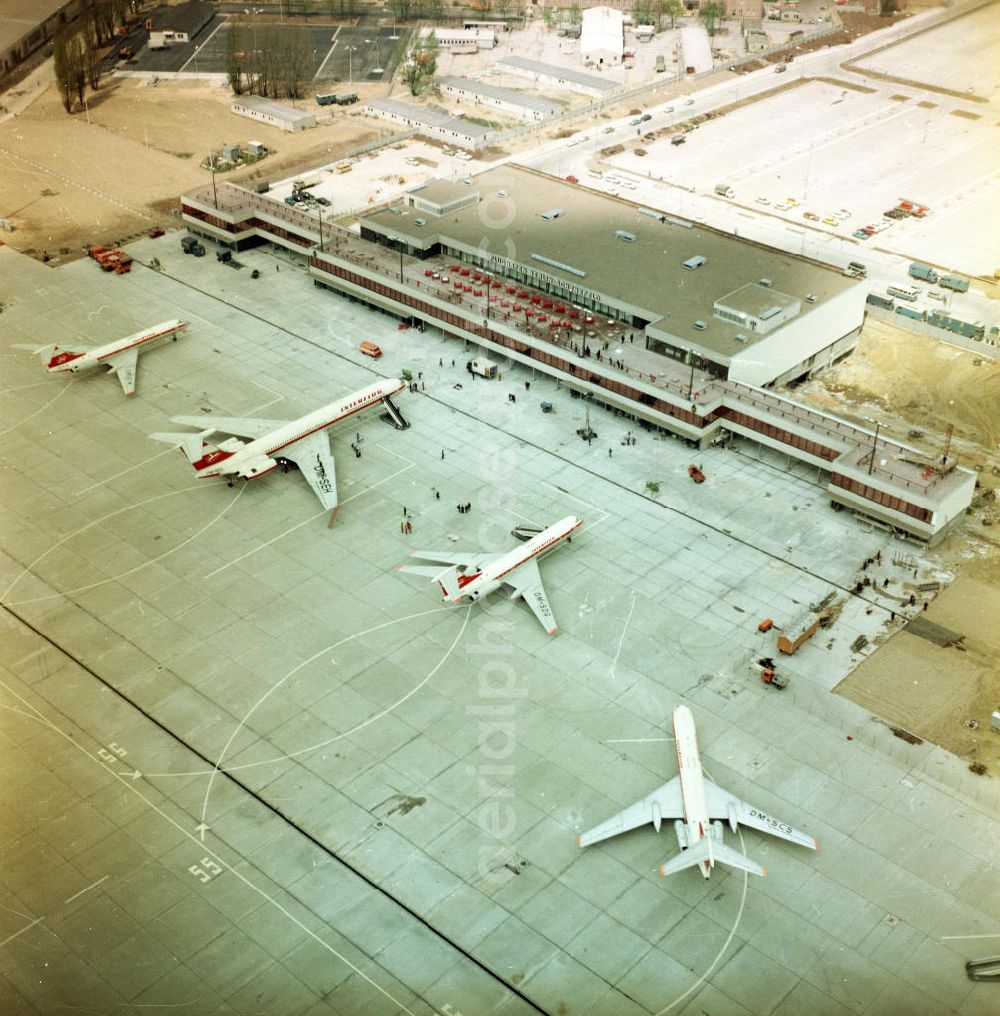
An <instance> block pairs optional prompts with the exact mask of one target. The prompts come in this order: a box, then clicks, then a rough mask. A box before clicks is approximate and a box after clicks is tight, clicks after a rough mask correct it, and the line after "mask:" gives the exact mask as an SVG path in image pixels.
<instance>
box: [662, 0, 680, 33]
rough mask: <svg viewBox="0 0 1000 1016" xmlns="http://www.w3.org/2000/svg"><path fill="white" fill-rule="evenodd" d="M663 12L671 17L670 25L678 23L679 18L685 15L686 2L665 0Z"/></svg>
mask: <svg viewBox="0 0 1000 1016" xmlns="http://www.w3.org/2000/svg"><path fill="white" fill-rule="evenodd" d="M663 13H664V14H665V15H666V16H667V17H668V18H670V27H671V28H674V27H675V26H676V25H677V19H678V18H680V17H683V16H684V4H682V3H681V0H663Z"/></svg>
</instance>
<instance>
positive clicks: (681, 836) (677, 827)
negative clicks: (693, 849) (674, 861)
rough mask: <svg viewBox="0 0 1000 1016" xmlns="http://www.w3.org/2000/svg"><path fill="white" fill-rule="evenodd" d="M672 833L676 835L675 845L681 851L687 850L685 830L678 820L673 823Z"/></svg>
mask: <svg viewBox="0 0 1000 1016" xmlns="http://www.w3.org/2000/svg"><path fill="white" fill-rule="evenodd" d="M674 833H675V834H676V835H677V845H678V846H679V847H680V848H681V850H687V848H688V838H687V829H685V828H684V823H683V822H682V821H681V820H680V819H677V820H676V821H675V822H674Z"/></svg>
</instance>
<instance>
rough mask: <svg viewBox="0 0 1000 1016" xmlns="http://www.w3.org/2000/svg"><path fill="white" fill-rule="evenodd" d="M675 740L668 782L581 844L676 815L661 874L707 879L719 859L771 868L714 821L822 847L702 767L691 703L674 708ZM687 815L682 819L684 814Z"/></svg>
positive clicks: (754, 870) (754, 869) (756, 869)
mask: <svg viewBox="0 0 1000 1016" xmlns="http://www.w3.org/2000/svg"><path fill="white" fill-rule="evenodd" d="M674 739H675V741H676V745H677V771H678V775H677V776H675V777H674V778H673V779H672V780H670V781H669V782H668V783H665V784H664V785H663V786H662V787H660V789H659V790H654V791H653V793H651V794H649V795H648V796H647V797H644V798H643V799H642V800H641V801H637V802H636V803H635V804H633V805H630V806H629V807H628V808H626V809H625V810H624V811H620V812H619V813H618V814H617V815H614V816H613V817H612V818H609V819H608V820H607V821H606V822H602V823H601V824H600V825H599V826H595V827H594V828H593V829H590V830H588V831H587V832H585V833H584V834H583V835H582V836H581V837H580V839H579V843H580V846H581V847H586V846H589V845H590V844H591V843H597V842H598V841H599V840H606V839H608V837H610V836H617V835H618V834H619V833H624V832H628V831H629V830H630V829H637V828H638V827H639V826H641V825H645V824H646V823H647V822H652V823H653V827H654V828H655V829H656V831H657V832H659V831H660V823H661V822H662V821H663V820H664V819H667V820H668V821H669V820H670V819H676V821H675V822H674V832H675V833H676V834H677V843H678V844H679V845H680V848H681V853H680V854H679V855H678V856H677V857H675V858H674V859H673V860H671V861H668V862H667V863H666V864H664V865H661V867H660V874H661V875H673V874H674V873H676V872H678V871H682V870H683V869H684V868H693V867H694V866H695V865H697V866H698V867H699V869H700V871H701V874H702V875H703V876H704V877H705V878H708V876H709V875H710V874H711V873H712V868H713V867H714V865H715V864H716V863H717V862H719V861H721V862H722V863H723V864H728V865H731V866H732V867H734V868H741V869H742V870H743V871H748V872H750V873H751V874H753V875H767V869H766V868H765V867H764V866H763V865H762V864H758V863H757V862H756V861H751V860H750V858H748V857H745V856H744V855H743V854H741V853H740V852H739V851H738V850H733V849H732V848H731V847H727V846H726V845H725V843H723V841H722V830H723V825H722V822H721V821H712V820H713V819H716V820H718V819H727V820H728V821H729V828H730V829H732V831H733V832H736V828H737V826H738V824H739V823H740V822H742V823H743V824H744V825H747V826H753V828H754V829H760V830H761V831H762V832H765V833H770V834H771V835H772V836H780V837H781V838H782V839H785V840H790V841H791V842H792V843H797V844H799V846H802V847H809V848H810V849H812V850H818V849H819V846H818V844H817V843H816V841H815V840H814V839H813V838H812V837H811V836H808V835H807V834H806V833H800V832H799V831H798V830H797V829H793V828H792V827H791V826H790V825H786V824H785V823H784V822H779V821H778V820H777V819H776V818H772V817H771V816H770V815H767V814H765V813H764V812H763V811H761V810H760V809H759V808H755V807H754V806H753V805H752V804H747V802H746V801H741V800H740V799H739V798H738V797H734V796H733V795H732V794H729V793H727V792H726V791H725V790H723V789H721V787H717V786H716V785H715V784H714V783H713V782H712V781H711V780H710V779H708V778H707V777H706V776H705V774H704V773H703V772H702V771H701V759H700V758H699V757H698V735H697V734H696V733H695V729H694V717H693V716H692V715H691V710H690V709H688V707H687V706H678V707H677V708H676V709H675V710H674ZM682 817H683V821H681V818H682Z"/></svg>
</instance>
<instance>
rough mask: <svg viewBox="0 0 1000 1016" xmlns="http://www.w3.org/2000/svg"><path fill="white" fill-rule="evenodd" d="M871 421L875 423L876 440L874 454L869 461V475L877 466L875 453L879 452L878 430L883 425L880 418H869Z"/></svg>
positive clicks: (873, 445)
mask: <svg viewBox="0 0 1000 1016" xmlns="http://www.w3.org/2000/svg"><path fill="white" fill-rule="evenodd" d="M869 423H874V424H875V440H874V441H872V455H871V458H870V459H869V461H868V475H869V476H871V475H872V470H873V469H874V468H875V455H876V454H877V453H878V430H879V427H880V426H881V423H880V421H878V420H869Z"/></svg>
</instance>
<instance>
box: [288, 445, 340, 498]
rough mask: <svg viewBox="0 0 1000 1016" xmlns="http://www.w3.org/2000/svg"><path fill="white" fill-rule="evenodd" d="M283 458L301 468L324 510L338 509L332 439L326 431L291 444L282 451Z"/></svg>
mask: <svg viewBox="0 0 1000 1016" xmlns="http://www.w3.org/2000/svg"><path fill="white" fill-rule="evenodd" d="M282 456H283V457H284V458H286V459H291V461H292V462H294V463H295V464H296V465H297V466H298V467H299V470H300V471H301V473H302V475H303V476H304V477H305V478H306V480H307V481H308V482H309V486H310V487H312V489H313V492H314V493H315V495H316V496H317V497H318V498H319V500H320V504H322V505H323V507H324V508H327V509H330V508H336V507H337V473H336V469H335V466H334V462H333V452H331V451H330V438H329V436H328V435H327V434H326V432H325V431H320V432H319V433H318V434H310V435H309V436H308V437H304V438H302V440H300V441H296V442H295V443H294V444H290V445H289V446H288V447H287V448H284V449H282Z"/></svg>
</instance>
